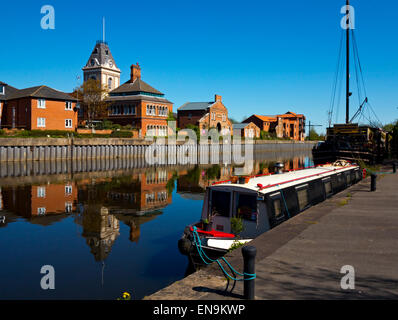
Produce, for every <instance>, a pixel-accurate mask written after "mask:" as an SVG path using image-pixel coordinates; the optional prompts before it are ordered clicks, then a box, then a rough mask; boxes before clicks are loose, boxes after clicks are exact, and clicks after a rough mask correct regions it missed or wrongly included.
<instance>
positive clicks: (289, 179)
mask: <svg viewBox="0 0 398 320" xmlns="http://www.w3.org/2000/svg"><path fill="white" fill-rule="evenodd" d="M353 168H359V167H358V166H356V165H350V166H345V167H341V166H333V165H326V166H321V167H316V168H311V169H302V170H298V171H291V172H285V173H282V174H272V175H264V176H256V177H252V178H250V180H249V181H248V182H246V183H244V184H239V183H232V182H225V183H220V184H215V185H213V186H212V187H211V189H213V190H217V189H225V188H232V189H235V191H240V192H244V191H245V190H246V191H248V192H253V191H254V192H259V193H262V194H267V193H271V192H275V191H278V190H280V189H284V188H288V187H292V186H299V185H303V184H305V183H308V182H310V181H312V180H316V179H322V178H323V179H324V178H328V177H330V176H332V175H334V174H337V173H342V172H346V171H350V170H352V169H353Z"/></svg>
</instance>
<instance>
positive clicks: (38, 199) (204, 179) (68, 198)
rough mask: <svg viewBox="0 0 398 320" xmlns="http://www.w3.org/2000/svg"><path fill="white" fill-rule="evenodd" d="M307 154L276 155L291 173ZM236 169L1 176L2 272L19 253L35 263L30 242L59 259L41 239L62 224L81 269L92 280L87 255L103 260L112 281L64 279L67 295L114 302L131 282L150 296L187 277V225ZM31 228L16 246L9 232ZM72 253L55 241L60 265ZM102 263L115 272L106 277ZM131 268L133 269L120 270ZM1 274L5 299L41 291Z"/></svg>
mask: <svg viewBox="0 0 398 320" xmlns="http://www.w3.org/2000/svg"><path fill="white" fill-rule="evenodd" d="M308 156H309V155H308V153H303V154H302V155H300V156H297V157H295V158H294V159H290V158H287V159H277V160H278V161H283V162H284V164H285V169H286V170H291V169H298V168H301V167H304V166H308V165H310V164H311V160H310V158H309V157H308ZM275 161H276V160H275ZM275 161H270V160H263V161H261V160H256V161H253V162H252V163H251V166H252V171H251V174H253V175H256V174H266V173H269V172H270V171H272V170H273V167H274V163H275ZM234 170H235V167H234V166H224V165H215V166H210V165H208V166H185V167H181V166H174V167H172V166H169V167H158V168H146V169H144V168H142V169H140V168H137V169H133V170H125V171H122V172H120V171H117V172H97V173H96V172H90V173H85V174H83V175H65V174H58V175H57V174H54V175H49V176H39V177H36V176H28V177H19V178H13V180H9V179H7V178H5V179H0V217H5V219H4V223H1V222H0V251H1V252H3V254H2V260H3V261H6V262H7V263H6V264H5V265H4V272H5V273H6V274H7V272H17V270H18V268H19V267H16V262H15V261H14V260H15V259H14V258H13V254H14V250H20V252H22V254H26V256H27V258H26V260H24V258H23V256H22V257H21V258H20V259H22V260H21V261H22V262H24V263H25V264H27V265H29V264H31V263H32V262H31V261H30V260H29V258H28V256H30V255H31V254H33V252H29V254H28V253H27V252H28V248H29V246H34V252H37V254H38V255H39V256H41V257H44V258H47V260H46V261H49V260H50V261H51V259H55V258H53V257H54V256H53V255H51V252H50V250H49V249H47V248H46V247H45V246H41V245H40V244H41V243H43V242H46V241H48V242H51V241H53V240H54V238H53V237H54V236H55V235H54V233H51V230H59V229H61V228H62V233H60V234H59V237H61V238H62V239H61V240H63V239H64V240H65V243H67V244H70V243H73V246H74V248H75V249H74V250H76V251H78V252H79V253H78V254H77V253H76V254H75V255H74V256H73V259H74V260H76V263H78V265H79V268H80V269H81V270H80V271H81V273H82V274H84V275H85V277H86V278H87V279H89V278H90V277H92V275H91V274H92V273H93V272H92V268H93V266H92V265H91V264H90V263H89V262H88V261H87V260H86V256H87V253H88V252H89V253H90V254H89V255H90V256H91V261H92V262H95V263H102V281H101V283H102V284H103V283H104V276H105V277H108V282H109V283H112V285H109V287H108V286H104V288H103V290H104V291H99V289H98V288H96V287H95V285H93V284H90V282H89V281H88V280H87V281H86V283H82V282H81V281H80V282H78V283H75V284H74V285H73V283H72V282H73V281H72V280H71V283H70V284H69V281H68V279H65V281H66V284H64V285H65V286H68V290H66V291H65V293H62V294H65V296H66V297H67V298H78V297H81V295H83V293H81V291H83V292H84V290H85V291H86V292H87V294H89V295H90V296H89V298H95V297H97V298H104V299H114V298H115V297H117V296H119V295H120V292H124V290H126V283H130V284H131V286H132V287H134V290H135V292H136V293H135V296H136V297H138V298H139V297H143V296H145V295H148V294H150V293H152V292H154V291H156V290H158V289H160V288H162V287H164V286H166V285H168V284H170V283H171V282H173V281H176V280H179V279H181V278H182V277H184V273H185V271H186V260H185V258H184V257H182V256H181V255H180V254H179V253H178V249H177V248H176V243H177V241H178V238H179V237H180V236H181V234H182V231H183V229H184V227H185V226H186V225H187V224H189V223H192V222H195V221H197V220H198V219H199V218H200V214H201V211H200V209H201V205H202V203H201V202H202V201H201V200H203V197H204V192H205V189H206V187H207V186H209V185H211V184H213V183H215V182H219V181H224V180H228V179H230V178H231V176H233V175H234ZM29 226H32V228H33V226H40V227H42V229H40V230H38V229H32V228H30V227H29ZM76 228H78V229H77V230H78V233H76ZM6 230H9V232H5V231H6ZM26 230H29V232H30V233H32V234H35V237H36V238H34V240H33V242H32V243H29V246H28V244H25V243H24V245H26V248H25V247H24V245H20V246H19V247H18V244H17V243H15V244H13V243H12V241H10V237H17V236H18V234H19V235H23V234H24V232H26ZM72 231H73V232H72ZM39 232H40V233H39ZM57 232H59V231H57ZM78 238H82V239H84V242H85V244H86V249H84V250H82V246H81V244H79V242H78V241H76V239H78ZM61 240H59V241H61ZM21 241H24V239H22V238H21ZM118 244H119V245H118ZM70 245H72V244H70ZM83 247H84V246H83ZM116 247H117V250H116V251H115V248H116ZM24 248H25V249H24ZM3 249H6V250H3ZM21 250H22V251H21ZM24 250H25V251H24ZM69 250H70V249H69V248H67V247H63V246H61V245H60V246H59V247H58V246H57V248H56V251H57V254H58V256H57V261H59V263H60V265H62V264H68V263H70V261H68V259H69V258H68V255H67V253H68V251H69ZM64 253H65V257H64V256H63V255H64ZM44 258H43V259H44ZM108 260H111V263H110V262H109V261H108ZM21 261H20V262H21ZM105 261H108V262H107V269H110V270H109V272H108V273H106V272H105V274H104V268H105ZM45 263H49V262H45ZM126 265H127V266H128V270H126V271H124V273H123V271H122V270H124V267H125V266H126ZM110 266H112V267H110ZM13 268H15V270H14V269H13ZM11 270H13V271H11ZM111 270H113V272H112V271H111ZM134 270H135V271H134ZM1 277H2V276H1V275H0V283H2V284H1V286H2V289H3V290H0V298H3V299H4V298H9V297H11V296H12V297H15V298H28V299H33V298H40V297H41V295H42V294H43V293H42V292H36V291H35V290H36V289H34V288H35V287H34V286H36V284H35V283H32V285H31V286H32V288H31V294H30V295H29V290H18V286H16V285H15V284H14V285H13V284H12V283H11V282H10V280H7V279H2V278H1ZM26 277H27V276H26ZM64 277H67V275H64ZM25 280H26V279H24V276H23V275H22V276H21V287H22V286H25V287H24V288H26V286H29V284H27V283H28V282H26V281H25ZM13 286H14V287H13ZM57 294H59V295H61V293H58V292H56V293H55V297H54V298H61V296H58V295H57ZM82 297H85V298H87V297H86V296H82Z"/></svg>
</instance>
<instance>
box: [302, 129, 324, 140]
mask: <svg viewBox="0 0 398 320" xmlns="http://www.w3.org/2000/svg"><path fill="white" fill-rule="evenodd" d="M306 140H307V141H323V140H325V136H324V135H319V134H318V133H317V132H316V131H315V129H314V128H312V129H311V130H310V132H309V134H308V136H307V138H306Z"/></svg>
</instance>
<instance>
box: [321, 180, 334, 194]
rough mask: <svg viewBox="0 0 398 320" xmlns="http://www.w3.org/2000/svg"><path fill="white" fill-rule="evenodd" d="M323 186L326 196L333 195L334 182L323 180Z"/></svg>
mask: <svg viewBox="0 0 398 320" xmlns="http://www.w3.org/2000/svg"><path fill="white" fill-rule="evenodd" d="M323 184H324V186H325V193H326V196H330V195H332V193H333V191H332V182H331V180H330V179H323Z"/></svg>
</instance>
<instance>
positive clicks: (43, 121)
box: [37, 118, 46, 128]
mask: <svg viewBox="0 0 398 320" xmlns="http://www.w3.org/2000/svg"><path fill="white" fill-rule="evenodd" d="M37 127H38V128H45V127H46V118H37Z"/></svg>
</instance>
